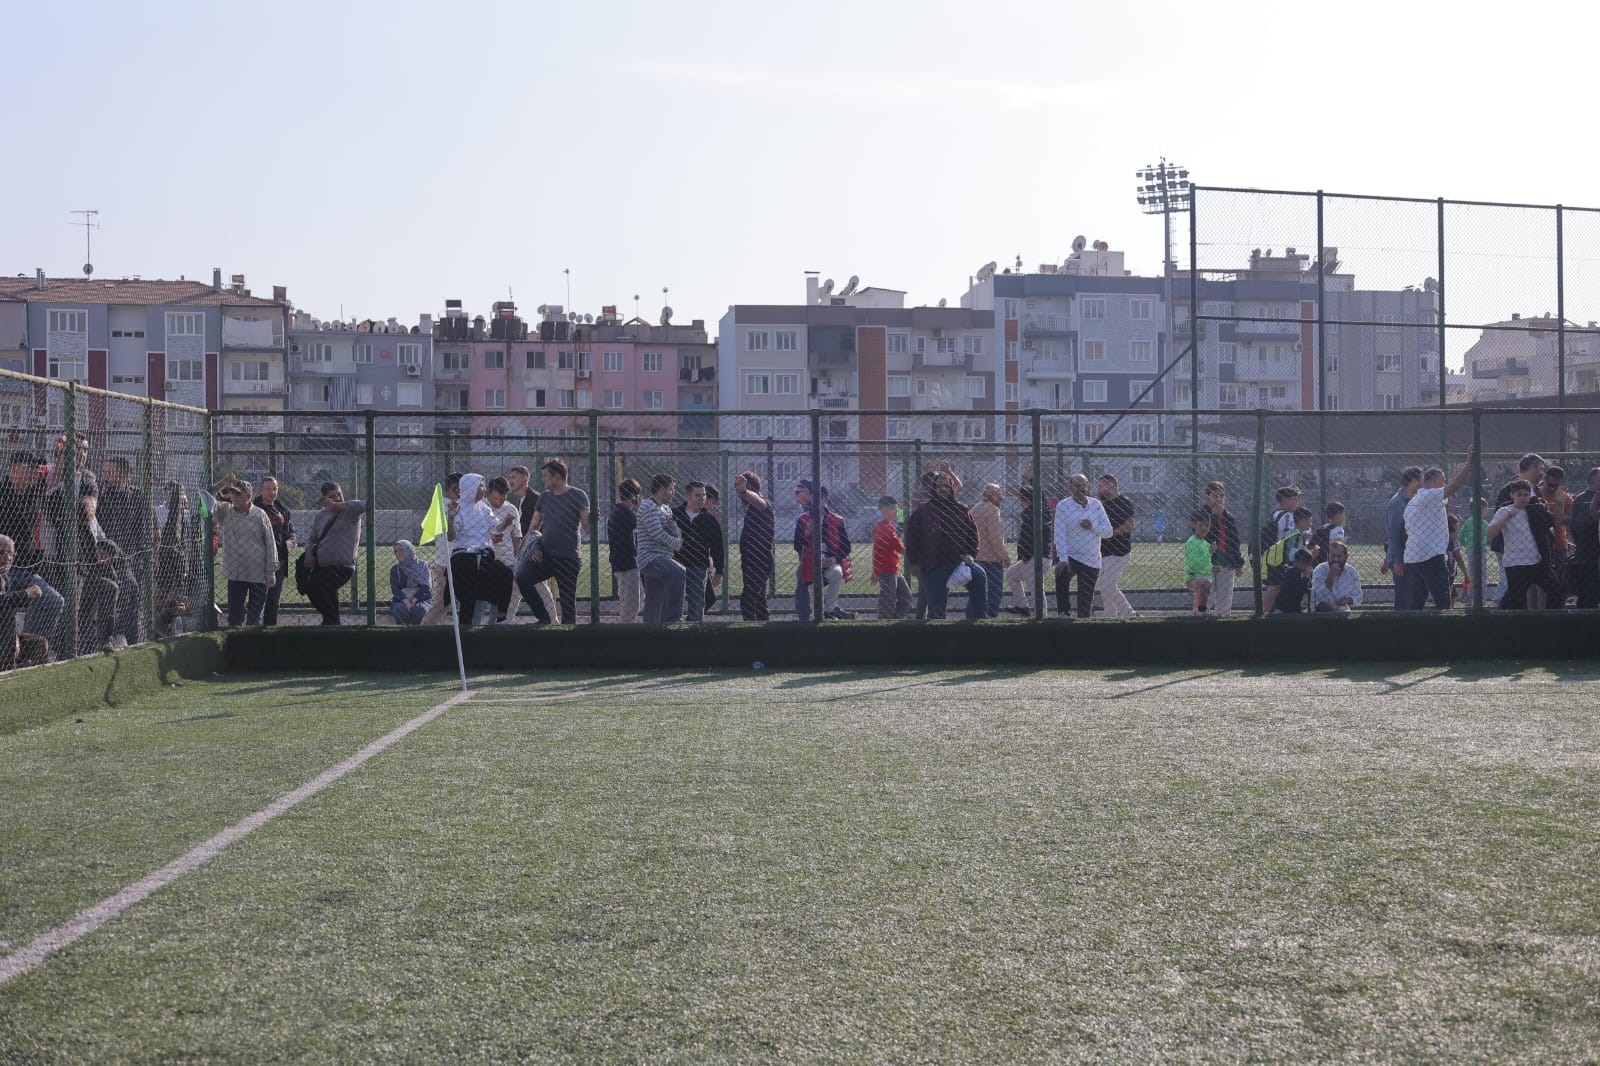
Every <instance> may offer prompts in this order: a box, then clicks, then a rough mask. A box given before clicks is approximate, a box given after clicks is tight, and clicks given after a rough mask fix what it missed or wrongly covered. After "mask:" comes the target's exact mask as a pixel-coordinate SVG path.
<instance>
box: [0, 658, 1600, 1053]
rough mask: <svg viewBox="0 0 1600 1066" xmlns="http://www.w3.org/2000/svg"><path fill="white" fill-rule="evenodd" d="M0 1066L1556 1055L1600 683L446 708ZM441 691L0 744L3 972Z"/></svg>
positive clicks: (217, 698)
mask: <svg viewBox="0 0 1600 1066" xmlns="http://www.w3.org/2000/svg"><path fill="white" fill-rule="evenodd" d="M474 681H475V685H474V693H475V694H474V697H473V699H472V700H470V701H468V702H467V703H465V704H462V705H460V706H458V707H455V708H453V709H451V710H450V711H449V712H447V713H446V714H445V715H443V716H442V717H440V718H439V719H437V720H436V721H434V722H432V723H431V724H429V725H427V726H425V727H423V728H421V729H419V730H418V731H416V732H415V733H412V734H411V735H409V736H408V737H406V738H405V739H404V740H402V741H400V742H399V743H398V744H396V745H395V746H394V747H393V748H391V749H389V750H388V751H386V752H384V753H383V754H381V755H378V756H377V757H375V758H374V759H372V760H371V761H370V762H368V763H366V764H365V765H363V766H361V767H360V768H358V769H356V770H355V771H353V772H352V773H351V774H350V775H349V776H347V777H345V778H343V779H342V780H340V781H338V782H337V783H335V784H333V785H332V786H330V787H329V788H327V789H326V790H325V791H323V792H322V793H320V794H319V795H317V796H315V797H313V798H312V799H310V800H307V801H306V802H305V803H302V804H301V805H300V806H298V807H295V808H294V809H292V810H291V811H289V812H288V813H286V814H284V815H283V816H282V817H280V818H278V819H277V820H276V821H273V822H270V823H268V824H267V825H265V826H263V827H262V828H260V829H259V830H257V831H256V832H255V833H254V834H253V835H251V836H248V837H247V838H245V839H244V840H242V841H240V842H239V843H237V844H235V845H234V846H233V847H231V848H230V849H228V850H226V851H224V852H223V853H222V854H221V855H219V856H218V857H217V858H215V859H214V860H212V861H211V862H210V863H209V864H208V865H205V866H203V867H201V868H200V869H199V870H197V871H195V872H194V873H192V874H189V875H187V876H185V877H183V878H181V879H179V880H178V881H176V882H175V883H173V884H171V885H169V886H167V887H165V888H163V889H161V890H160V891H158V892H156V893H155V894H154V895H152V896H151V897H150V898H149V899H147V900H144V901H143V902H141V903H139V904H137V905H135V906H133V907H132V908H131V909H129V910H128V911H127V912H126V913H124V914H123V915H122V916H121V917H119V918H117V919H116V920H114V921H112V922H111V923H109V924H108V925H106V926H105V927H104V928H102V929H100V930H99V931H97V932H95V933H93V934H91V935H90V936H88V937H86V938H85V939H83V940H81V941H79V942H78V943H76V944H75V945H73V946H71V947H70V948H67V949H65V950H64V951H62V952H60V953H59V954H57V955H55V956H53V957H51V958H50V959H48V960H47V961H46V962H44V963H43V964H42V965H40V966H39V967H37V968H36V969H33V970H31V971H29V972H27V973H25V974H23V975H21V976H19V977H17V978H15V979H13V980H11V981H9V982H8V983H6V984H4V985H0V1062H5V1063H79V1062H157V1061H160V1062H179V1061H182V1062H208V1063H212V1062H216V1063H233V1062H237V1063H263V1062H283V1061H317V1062H385V1063H388V1062H411V1061H439V1060H449V1061H493V1062H503V1061H538V1062H549V1061H574V1062H601V1063H610V1062H618V1063H620V1062H652V1063H662V1062H665V1063H672V1062H761V1061H772V1062H818V1061H832V1062H941V1063H951V1062H955V1063H959V1062H1032V1061H1084V1062H1151V1061H1172V1060H1180V1061H1277V1062H1307V1061H1383V1062H1389V1061H1397V1062H1398V1061H1430V1062H1462V1061H1503V1062H1585V1061H1588V1062H1593V1061H1596V1059H1597V1057H1600V877H1597V876H1596V871H1597V870H1600V837H1597V833H1596V826H1597V825H1600V710H1597V709H1596V708H1597V706H1600V703H1597V701H1596V698H1595V696H1596V693H1597V692H1600V666H1597V665H1596V664H1593V663H1589V664H1573V665H1570V666H1559V665H1558V666H1555V667H1550V668H1540V669H1529V670H1519V669H1518V668H1517V667H1516V666H1514V665H1509V664H1476V665H1474V666H1471V667H1466V668H1448V667H1419V668H1415V669H1409V668H1366V667H1350V668H1330V669H1322V670H1295V671H1290V670H1284V671H1281V672H1280V671H1275V670H1271V669H1253V670H1245V671H1236V670H1226V669H1217V670H1211V671H1205V670H1200V671H1193V670H1185V671H1172V672H1162V671H1152V670H1138V671H1135V670H1115V671H1110V672H1074V671H1068V670H1058V671H1043V670H1028V669H1012V668H992V669H991V668H982V667H971V668H952V669H948V670H943V671H911V670H879V671H874V670H848V671H846V670H840V671H836V672H819V673H805V674H787V673H771V672H765V671H763V672H756V671H743V672H737V673H727V672H721V673H716V672H713V673H707V672H692V673H691V672H684V673H659V674H627V675H597V674H550V673H546V674H541V675H538V676H537V677H521V676H516V677H513V676H492V677H481V678H475V679H474ZM452 691H453V688H452V684H451V682H450V679H448V678H441V677H437V676H426V677H410V678H408V677H397V676H393V675H389V676H384V677H377V676H359V675H358V676H339V677H290V676H284V675H279V676H271V677H266V676H255V677H222V678H218V679H216V680H213V681H209V682H202V683H192V684H187V685H185V686H183V687H182V688H180V689H174V690H169V691H168V692H165V693H163V694H161V695H160V697H159V698H156V697H152V698H147V699H143V700H139V701H136V702H134V703H132V704H130V705H128V706H124V707H121V708H118V709H116V710H101V711H94V712H88V713H85V714H83V715H80V716H78V718H77V719H71V718H69V719H65V720H62V721H58V722H55V723H53V724H50V725H46V726H41V727H38V728H34V729H31V730H26V731H23V732H19V733H15V734H12V735H7V736H0V796H3V797H4V802H3V804H0V957H3V956H5V955H7V954H9V953H11V952H13V951H15V950H17V949H18V948H20V947H21V946H22V945H24V944H25V943H27V942H28V941H30V940H32V939H33V938H34V937H37V936H39V935H40V934H42V933H44V932H45V931H46V930H48V929H50V928H52V927H53V926H55V925H57V924H59V923H61V922H63V921H65V920H66V919H68V918H70V917H71V916H72V915H74V914H76V913H77V912H78V911H80V910H82V909H83V908H85V907H88V906H90V905H92V904H94V903H96V902H98V901H100V900H102V899H104V898H106V897H107V896H110V895H112V894H113V893H115V892H116V891H117V890H118V889H120V888H122V887H123V886H125V885H128V884H129V883H131V882H133V881H136V880H137V879H139V878H140V877H143V876H144V875H146V874H148V873H149V872H151V871H152V870H154V869H156V868H158V867H160V866H162V865H163V864H165V863H167V862H169V861H170V860H172V859H173V858H175V857H176V856H177V855H179V854H181V853H183V852H184V851H186V850H188V849H189V848H191V847H193V846H194V845H196V844H198V843H200V842H201V841H203V840H205V839H207V838H209V837H210V836H211V835H213V834H214V833H216V832H218V831H219V830H221V829H223V828H225V827H227V826H229V825H231V824H233V823H234V822H236V821H238V820H239V819H240V818H242V817H244V816H246V815H248V814H250V813H252V812H254V811H256V810H259V809H260V808H261V807H263V806H264V805H265V804H267V803H269V802H270V801H271V800H273V799H274V798H275V797H277V796H280V795H282V794H283V793H285V792H288V791H289V790H290V789H292V788H294V787H296V786H298V785H300V784H302V783H303V782H305V781H307V780H308V779H310V778H312V777H314V776H315V775H317V774H318V773H320V772H321V771H323V770H325V769H327V768H328V767H330V766H331V765H333V764H334V763H336V762H338V761H339V760H340V759H342V758H344V757H345V756H347V755H350V754H351V753H353V752H355V751H356V750H357V749H358V748H360V747H361V746H362V745H363V744H366V743H368V742H369V741H371V740H374V739H376V738H377V737H380V736H382V735H384V734H385V733H387V732H388V731H389V730H391V729H393V728H395V727H396V726H398V725H400V724H402V723H404V722H406V721H408V720H409V719H411V718H413V717H415V716H416V715H418V714H420V713H421V712H423V711H425V710H427V709H428V708H430V707H432V706H434V705H436V704H438V703H439V702H441V701H442V700H444V699H445V698H447V697H448V696H449V695H451V693H452Z"/></svg>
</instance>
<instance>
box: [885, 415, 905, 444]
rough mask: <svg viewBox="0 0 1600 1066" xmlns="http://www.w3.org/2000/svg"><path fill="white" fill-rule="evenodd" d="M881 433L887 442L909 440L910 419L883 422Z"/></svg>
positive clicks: (892, 419) (894, 419) (893, 419)
mask: <svg viewBox="0 0 1600 1066" xmlns="http://www.w3.org/2000/svg"><path fill="white" fill-rule="evenodd" d="M883 432H884V436H885V437H887V438H888V439H889V440H910V439H911V419H909V418H890V419H888V420H886V421H885V422H884V424H883Z"/></svg>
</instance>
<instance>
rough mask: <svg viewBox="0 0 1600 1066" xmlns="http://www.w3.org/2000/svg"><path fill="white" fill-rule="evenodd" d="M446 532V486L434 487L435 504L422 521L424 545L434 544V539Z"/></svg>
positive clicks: (430, 507)
mask: <svg viewBox="0 0 1600 1066" xmlns="http://www.w3.org/2000/svg"><path fill="white" fill-rule="evenodd" d="M443 532H444V486H442V485H437V484H436V485H434V486H433V503H432V504H431V505H429V507H428V513H427V515H426V516H425V517H424V518H423V519H422V543H424V544H429V543H432V541H433V539H434V538H435V537H437V536H438V535H439V534H441V533H443Z"/></svg>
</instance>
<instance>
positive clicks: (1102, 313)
mask: <svg viewBox="0 0 1600 1066" xmlns="http://www.w3.org/2000/svg"><path fill="white" fill-rule="evenodd" d="M1083 317H1084V318H1085V319H1097V318H1104V317H1106V298H1105V297H1104V296H1085V297H1084V298H1083Z"/></svg>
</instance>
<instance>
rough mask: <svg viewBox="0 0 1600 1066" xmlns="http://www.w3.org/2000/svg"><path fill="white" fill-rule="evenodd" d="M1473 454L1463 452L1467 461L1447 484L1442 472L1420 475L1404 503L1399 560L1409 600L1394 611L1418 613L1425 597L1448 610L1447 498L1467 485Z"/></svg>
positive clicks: (1474, 451)
mask: <svg viewBox="0 0 1600 1066" xmlns="http://www.w3.org/2000/svg"><path fill="white" fill-rule="evenodd" d="M1477 454H1478V453H1477V449H1472V450H1469V451H1468V452H1467V461H1466V462H1465V463H1464V464H1462V467H1461V470H1460V472H1459V473H1457V474H1456V476H1455V477H1454V478H1452V479H1451V481H1450V483H1449V484H1445V480H1444V471H1443V470H1442V469H1440V468H1439V467H1437V466H1430V467H1429V468H1428V469H1427V470H1426V471H1424V472H1423V475H1422V482H1421V485H1420V486H1419V487H1418V488H1417V489H1416V490H1415V491H1414V492H1413V493H1412V494H1411V499H1410V500H1409V501H1407V503H1406V506H1405V511H1404V513H1403V518H1404V522H1405V532H1404V540H1405V548H1404V549H1403V550H1402V554H1401V561H1402V563H1403V565H1404V566H1405V570H1406V587H1407V589H1408V590H1409V593H1410V599H1409V600H1408V601H1407V602H1406V603H1404V604H1396V609H1397V610H1402V611H1420V610H1422V608H1423V607H1424V605H1426V604H1427V602H1428V597H1429V596H1432V597H1433V605H1434V606H1435V607H1436V608H1438V609H1439V610H1441V611H1443V610H1447V609H1449V607H1450V570H1449V566H1448V565H1447V563H1446V561H1445V554H1446V552H1447V551H1449V548H1450V512H1449V503H1450V497H1452V496H1454V495H1455V494H1456V493H1457V492H1460V491H1461V487H1462V486H1463V485H1465V484H1466V483H1467V478H1468V477H1469V476H1471V474H1472V463H1473V460H1474V459H1476V458H1477Z"/></svg>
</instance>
